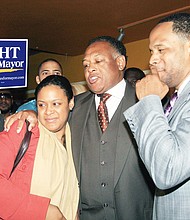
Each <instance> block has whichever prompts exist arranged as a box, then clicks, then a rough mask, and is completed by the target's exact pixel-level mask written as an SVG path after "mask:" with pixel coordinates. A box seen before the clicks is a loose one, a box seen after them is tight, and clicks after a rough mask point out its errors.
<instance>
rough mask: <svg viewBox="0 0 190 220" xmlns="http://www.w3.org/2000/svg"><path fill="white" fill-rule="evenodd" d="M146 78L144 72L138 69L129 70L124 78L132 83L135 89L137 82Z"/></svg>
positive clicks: (131, 68)
mask: <svg viewBox="0 0 190 220" xmlns="http://www.w3.org/2000/svg"><path fill="white" fill-rule="evenodd" d="M143 77H145V74H144V72H143V71H142V70H141V69H139V68H137V67H130V68H127V69H126V70H125V72H124V78H125V79H126V80H128V81H129V83H131V85H132V86H133V87H135V85H136V82H137V81H138V80H140V79H142V78H143Z"/></svg>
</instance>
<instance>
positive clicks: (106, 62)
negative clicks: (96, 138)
mask: <svg viewBox="0 0 190 220" xmlns="http://www.w3.org/2000/svg"><path fill="white" fill-rule="evenodd" d="M83 67H84V74H85V78H86V82H87V84H88V87H89V89H90V90H91V91H92V92H94V93H96V94H101V93H104V92H106V91H108V90H109V89H110V88H112V87H114V86H115V85H116V84H117V83H118V82H120V81H121V80H122V79H123V69H124V67H125V57H124V56H121V55H119V54H118V53H117V52H116V51H115V50H114V48H113V47H111V45H110V44H109V43H107V42H95V43H93V44H91V45H90V46H89V47H88V48H87V49H86V51H85V55H84V59H83Z"/></svg>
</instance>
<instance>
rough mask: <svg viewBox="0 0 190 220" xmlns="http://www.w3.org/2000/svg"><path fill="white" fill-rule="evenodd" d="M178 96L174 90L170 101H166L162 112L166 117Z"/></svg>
mask: <svg viewBox="0 0 190 220" xmlns="http://www.w3.org/2000/svg"><path fill="white" fill-rule="evenodd" d="M177 98H178V96H177V92H175V93H174V94H173V95H172V96H171V98H170V101H169V102H168V104H167V105H166V107H165V109H164V114H165V116H166V117H168V115H169V114H170V112H171V110H172V108H173V106H174V103H175V101H176V100H177Z"/></svg>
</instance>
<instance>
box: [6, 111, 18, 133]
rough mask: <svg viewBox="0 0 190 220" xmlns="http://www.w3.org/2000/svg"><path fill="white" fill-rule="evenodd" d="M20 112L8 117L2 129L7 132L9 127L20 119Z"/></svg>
mask: <svg viewBox="0 0 190 220" xmlns="http://www.w3.org/2000/svg"><path fill="white" fill-rule="evenodd" d="M21 114H22V112H18V113H15V114H13V115H10V116H9V117H7V118H6V120H5V124H4V129H5V131H8V130H9V129H10V127H11V125H12V124H13V123H14V122H15V121H16V120H18V119H20V117H21Z"/></svg>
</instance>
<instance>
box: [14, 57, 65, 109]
mask: <svg viewBox="0 0 190 220" xmlns="http://www.w3.org/2000/svg"><path fill="white" fill-rule="evenodd" d="M49 75H63V69H62V66H61V64H60V63H59V62H58V61H57V60H55V59H53V58H48V59H45V60H43V61H42V62H41V63H40V65H39V66H38V75H37V76H36V83H37V84H39V83H40V82H41V81H42V80H43V79H45V78H46V77H47V76H49ZM23 110H34V111H36V110H37V109H36V100H35V99H33V100H31V101H29V102H26V103H24V104H23V105H21V106H20V107H19V108H18V109H17V112H19V111H23Z"/></svg>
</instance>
